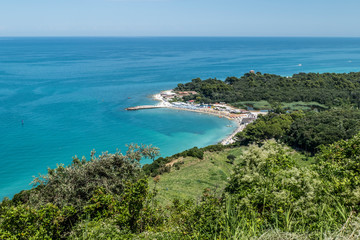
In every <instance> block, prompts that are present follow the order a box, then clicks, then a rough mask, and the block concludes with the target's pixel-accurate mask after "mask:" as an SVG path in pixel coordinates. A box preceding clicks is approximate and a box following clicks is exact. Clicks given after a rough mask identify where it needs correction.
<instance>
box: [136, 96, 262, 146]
mask: <svg viewBox="0 0 360 240" xmlns="http://www.w3.org/2000/svg"><path fill="white" fill-rule="evenodd" d="M171 93H173V90H165V91H162V92H160V93H157V94H154V95H152V99H154V100H156V101H159V103H158V104H156V105H153V106H152V105H148V106H139V108H138V110H140V109H144V108H156V107H159V108H169V109H174V110H182V111H190V112H196V113H203V114H210V115H213V116H217V117H220V118H227V119H228V120H230V121H232V122H233V123H234V124H236V125H237V128H236V129H235V130H234V131H233V132H232V133H231V134H230V135H228V136H226V137H225V138H224V139H223V140H221V141H220V142H219V143H221V144H222V145H228V144H232V143H234V142H235V141H236V134H237V133H239V132H241V131H243V130H244V129H245V127H246V125H247V124H248V123H244V122H243V119H244V118H247V119H248V118H252V119H253V120H255V119H256V118H257V116H258V115H259V114H264V113H261V112H259V111H247V112H248V113H244V114H231V113H230V112H227V111H218V110H214V109H212V108H187V107H182V106H184V105H183V104H182V105H180V104H179V105H175V104H172V103H170V102H169V101H167V100H166V99H165V98H164V97H163V96H162V95H169V94H171ZM232 108H233V107H232ZM233 109H235V108H233ZM237 110H239V109H237Z"/></svg>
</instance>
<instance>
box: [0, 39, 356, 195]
mask: <svg viewBox="0 0 360 240" xmlns="http://www.w3.org/2000/svg"><path fill="white" fill-rule="evenodd" d="M300 64H301V65H300ZM251 69H254V70H255V71H260V72H263V73H265V72H267V73H275V74H281V75H292V74H293V73H298V72H300V71H301V72H351V71H360V39H359V38H0V131H1V132H0V134H1V135H0V164H1V168H0V198H2V197H4V196H10V197H11V196H12V195H13V194H15V193H17V192H18V191H20V190H22V189H26V188H29V187H30V186H29V183H30V182H31V180H32V176H34V175H38V173H46V168H47V167H52V168H53V167H55V166H56V164H57V163H64V164H69V163H70V162H71V160H72V156H74V155H78V156H83V155H85V156H87V157H88V156H89V153H90V151H91V150H92V149H96V151H97V153H101V152H103V151H106V150H108V151H110V152H115V151H116V149H117V148H119V149H122V150H123V151H124V150H125V149H126V148H125V144H128V143H132V142H134V143H144V144H153V145H154V146H157V147H159V148H160V149H161V154H162V155H163V156H167V155H171V154H174V153H177V152H179V151H182V150H185V149H188V148H191V147H193V146H198V147H203V146H206V145H209V144H214V143H216V142H218V141H219V140H221V139H222V138H223V137H224V136H226V135H227V134H229V133H230V132H231V131H232V130H233V129H231V128H228V127H226V125H228V124H229V122H228V120H225V119H219V118H217V117H213V116H208V115H202V114H197V113H191V112H179V111H174V110H168V109H160V110H144V111H136V112H127V111H125V110H124V108H126V107H129V106H135V105H141V104H151V103H154V102H153V101H152V100H151V99H150V98H149V95H151V94H154V93H157V92H158V91H160V90H166V89H171V88H173V87H175V86H176V85H177V83H180V82H183V83H184V82H187V81H190V80H191V79H193V78H196V77H201V78H208V77H217V78H218V79H225V78H226V77H227V76H241V75H243V74H244V73H245V72H248V71H249V70H251ZM129 97H130V99H129ZM22 120H23V121H24V125H22V124H21V122H22ZM146 162H147V160H144V161H143V163H146Z"/></svg>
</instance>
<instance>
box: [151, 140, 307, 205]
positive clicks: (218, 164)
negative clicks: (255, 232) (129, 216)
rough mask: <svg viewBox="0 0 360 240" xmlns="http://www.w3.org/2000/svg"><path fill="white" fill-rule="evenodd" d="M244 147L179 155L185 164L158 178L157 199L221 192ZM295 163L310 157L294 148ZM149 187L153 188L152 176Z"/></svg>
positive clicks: (194, 196) (162, 202)
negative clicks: (199, 156)
mask: <svg viewBox="0 0 360 240" xmlns="http://www.w3.org/2000/svg"><path fill="white" fill-rule="evenodd" d="M245 149H246V147H240V148H233V149H226V150H224V151H221V152H215V153H212V152H207V153H205V154H204V159H203V160H199V159H197V158H193V157H187V158H184V159H183V158H181V159H179V160H182V161H184V165H180V166H181V168H180V170H176V169H175V168H174V167H173V168H172V169H171V172H170V173H164V174H162V175H161V176H160V181H159V182H158V183H157V184H156V189H157V190H158V195H157V200H159V202H160V203H161V204H169V203H171V201H172V200H173V199H175V198H179V199H189V198H191V199H194V200H198V199H199V198H200V197H201V195H202V193H203V191H204V189H205V188H211V189H216V190H217V191H219V192H221V191H222V190H223V189H224V188H225V186H226V183H227V178H228V177H230V175H231V173H232V168H233V167H234V165H235V164H237V163H238V161H239V156H240V155H241V153H242V152H243V151H244V150H245ZM229 154H233V155H235V156H237V158H236V159H235V161H234V165H232V164H230V163H227V156H228V155H229ZM293 154H294V155H293V156H294V159H295V161H296V163H297V164H298V165H300V166H307V165H310V164H313V159H312V158H307V157H305V156H304V155H302V154H300V153H298V152H296V151H293ZM149 183H150V188H151V189H153V188H154V182H153V179H152V178H151V179H150V181H149Z"/></svg>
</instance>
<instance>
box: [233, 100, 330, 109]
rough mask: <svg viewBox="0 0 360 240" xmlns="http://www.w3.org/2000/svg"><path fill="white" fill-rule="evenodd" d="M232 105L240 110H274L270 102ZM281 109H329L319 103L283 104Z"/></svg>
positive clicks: (247, 102)
mask: <svg viewBox="0 0 360 240" xmlns="http://www.w3.org/2000/svg"><path fill="white" fill-rule="evenodd" d="M232 105H234V106H236V107H240V108H246V107H247V106H251V107H253V108H254V109H260V110H270V109H272V107H271V104H270V103H269V102H268V101H265V100H263V101H244V102H236V103H233V104H232ZM281 107H282V108H284V109H289V110H293V111H295V110H311V109H313V108H320V109H327V108H328V107H327V106H325V105H323V104H320V103H317V102H301V101H300V102H290V103H285V102H282V103H281Z"/></svg>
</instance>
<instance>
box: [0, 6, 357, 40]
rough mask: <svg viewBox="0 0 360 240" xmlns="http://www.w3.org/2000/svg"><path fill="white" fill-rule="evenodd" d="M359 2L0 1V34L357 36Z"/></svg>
mask: <svg viewBox="0 0 360 240" xmlns="http://www.w3.org/2000/svg"><path fill="white" fill-rule="evenodd" d="M359 11H360V1H359V0H247V1H244V0H1V3H0V36H349V37H360V27H359V24H360V14H359Z"/></svg>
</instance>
